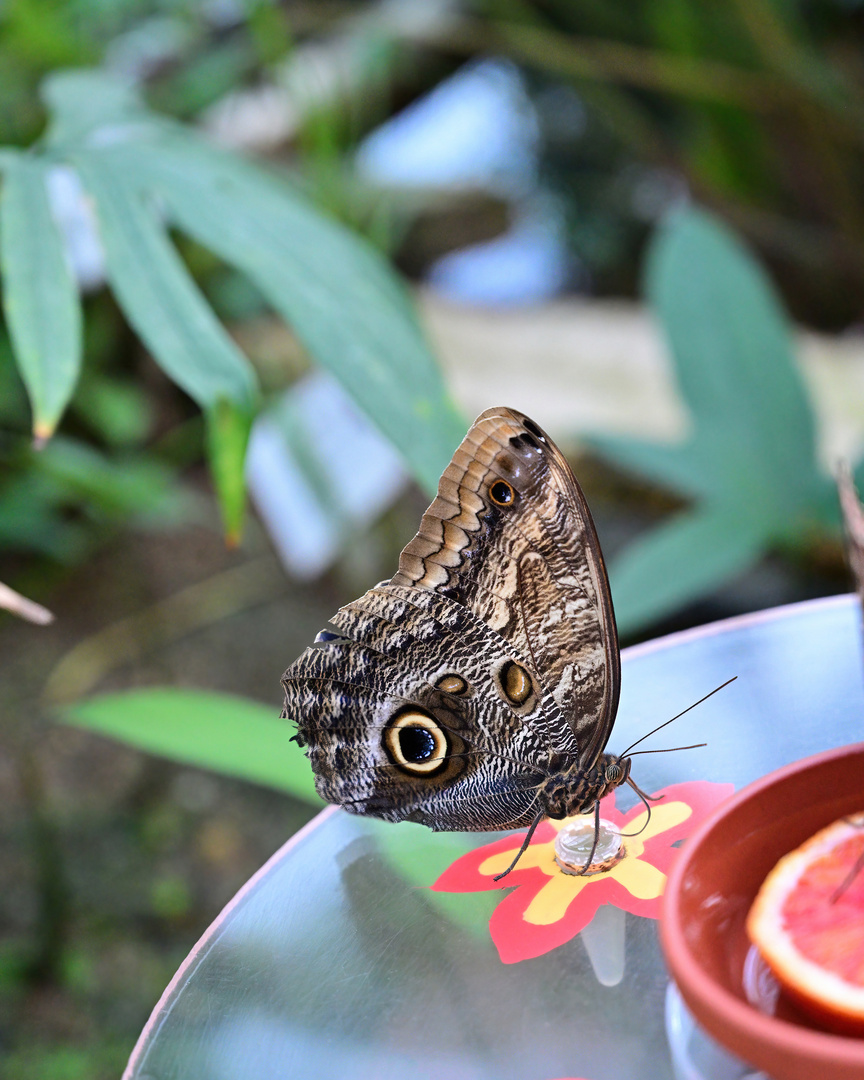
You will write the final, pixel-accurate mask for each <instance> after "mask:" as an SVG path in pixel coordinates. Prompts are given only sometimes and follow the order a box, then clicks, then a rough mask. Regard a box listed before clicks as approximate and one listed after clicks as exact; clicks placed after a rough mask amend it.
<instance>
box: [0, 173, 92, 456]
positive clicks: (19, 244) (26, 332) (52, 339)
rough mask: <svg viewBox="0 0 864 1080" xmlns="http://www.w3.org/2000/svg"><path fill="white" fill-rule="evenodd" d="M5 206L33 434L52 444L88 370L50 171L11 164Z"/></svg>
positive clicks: (11, 306)
mask: <svg viewBox="0 0 864 1080" xmlns="http://www.w3.org/2000/svg"><path fill="white" fill-rule="evenodd" d="M3 169H4V178H3V195H2V201H0V267H2V273H3V309H4V311H5V314H6V321H7V324H8V327H9V334H10V337H11V339H12V344H13V347H14V350H15V357H16V360H17V363H18V368H19V370H20V372H21V377H22V379H23V380H24V383H25V385H26V387H27V393H28V394H29V397H30V402H31V404H32V407H33V433H34V435H35V436H36V438H37V439H39V440H42V439H47V438H49V437H50V436H51V435H52V434H53V432H54V429H55V427H56V426H57V423H58V421H59V420H60V417H61V416H62V414H63V410H64V409H65V408H66V405H67V404H68V403H69V399H70V398H71V396H72V392H73V390H74V389H75V384H76V382H77V380H78V375H79V372H80V370H81V304H80V302H79V299H78V290H77V287H76V284H75V279H74V277H73V275H72V271H71V269H70V267H69V263H68V261H67V258H66V252H65V250H64V247H63V239H62V237H61V235H60V231H59V229H58V228H57V224H56V222H55V220H54V217H53V214H52V212H51V205H50V202H49V200H48V189H47V179H48V170H49V165H48V163H47V162H45V161H44V160H39V159H38V158H32V157H25V156H23V155H21V156H19V157H14V158H13V157H7V158H6V159H5V161H4V165H3Z"/></svg>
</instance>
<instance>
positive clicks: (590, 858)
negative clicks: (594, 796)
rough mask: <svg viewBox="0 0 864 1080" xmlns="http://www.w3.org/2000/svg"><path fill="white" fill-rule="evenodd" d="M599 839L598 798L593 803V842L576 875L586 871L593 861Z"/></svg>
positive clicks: (578, 875)
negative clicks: (583, 863)
mask: <svg viewBox="0 0 864 1080" xmlns="http://www.w3.org/2000/svg"><path fill="white" fill-rule="evenodd" d="M599 839H600V800H599V799H598V800H597V802H595V803H594V843H593V844H592V845H591V851H590V853H589V855H588V858H587V859H586V860H585V865H584V866H583V867H582V869H581V870H579V871H577V873H576V876H577V877H581V876H582V875H584V874H587V873H588V867H589V866H590V865H591V863H592V862H594V852H595V851H596V850H597V843H598V841H599Z"/></svg>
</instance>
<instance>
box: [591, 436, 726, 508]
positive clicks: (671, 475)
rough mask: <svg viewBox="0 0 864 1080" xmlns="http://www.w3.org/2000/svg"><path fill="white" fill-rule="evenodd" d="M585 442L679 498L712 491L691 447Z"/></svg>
mask: <svg viewBox="0 0 864 1080" xmlns="http://www.w3.org/2000/svg"><path fill="white" fill-rule="evenodd" d="M586 441H587V443H588V445H589V446H590V447H591V449H592V450H596V451H597V453H598V454H601V455H602V456H603V457H604V458H606V460H607V461H610V462H612V464H613V465H617V466H618V467H619V468H621V469H624V470H626V471H629V472H634V473H636V474H637V475H639V476H642V477H644V478H645V479H646V480H651V481H653V482H654V483H657V484H660V485H661V486H663V487H667V488H671V489H672V490H673V491H675V492H678V493H679V494H680V495H684V496H688V497H690V498H693V497H697V496H701V495H706V494H708V492H709V491H710V483H709V479H708V477H706V476H705V471H704V469H702V468H701V464H700V462H699V460H698V458H697V457H696V456H695V455H694V454H693V453H692V451H691V448H690V445H689V444H683V445H680V446H679V445H669V444H667V443H658V442H646V441H644V440H641V439H628V438H626V437H625V436H618V435H592V436H591V437H590V438H589V439H587V440H586Z"/></svg>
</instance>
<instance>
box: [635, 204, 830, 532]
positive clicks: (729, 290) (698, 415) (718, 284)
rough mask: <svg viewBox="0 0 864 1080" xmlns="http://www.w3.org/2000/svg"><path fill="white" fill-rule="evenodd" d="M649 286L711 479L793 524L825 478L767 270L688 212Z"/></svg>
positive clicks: (670, 225)
mask: <svg viewBox="0 0 864 1080" xmlns="http://www.w3.org/2000/svg"><path fill="white" fill-rule="evenodd" d="M646 283H647V292H648V297H649V299H650V301H651V303H652V304H653V306H654V307H655V308H656V310H657V312H658V314H659V316H660V319H661V322H662V324H663V329H664V331H665V333H666V336H667V338H668V340H669V344H670V346H671V349H672V353H673V356H674V359H675V365H676V371H677V375H678V380H679V383H680V386H681V390H682V393H683V395H684V398H685V400H686V403H687V405H688V406H689V408H690V410H691V411H692V413H693V421H694V428H695V430H696V439H695V440H694V442H693V444H692V447H691V451H692V453H693V454H694V455H695V456H696V457H697V458H698V460H699V462H700V464H701V467H702V469H703V470H704V472H705V475H706V477H710V478H711V480H712V486H713V487H714V488H715V491H716V492H717V493H719V492H720V491H721V490H725V493H726V494H727V495H732V494H733V493H734V492H733V489H735V488H737V489H738V491H737V497H738V498H739V499H744V498H749V499H751V500H752V501H753V502H754V503H758V504H759V509H760V513H761V515H762V516H763V517H765V518H767V517H771V518H772V519H773V522H774V524H775V525H777V524H784V523H785V524H787V525H788V523H789V522H790V520H791V519H794V518H795V517H796V515H797V512H798V509H799V507H801V506H802V505H804V504H806V503H808V502H809V501H811V500H812V499H813V498H814V497H815V496H816V494H817V492H818V490H819V488H820V487H821V483H822V481H821V478H820V476H819V474H818V472H817V470H816V468H815V465H814V461H815V430H814V421H813V415H812V412H811V409H810V406H809V403H808V400H807V395H806V391H805V389H804V384H803V380H802V378H801V376H800V374H799V372H798V370H797V368H796V366H795V361H794V357H793V353H792V343H791V333H790V328H789V325H788V321H787V319H786V317H785V315H784V313H783V310H782V308H781V306H780V303H779V301H778V299H777V297H776V295H775V293H774V290H773V288H772V287H771V285H770V283H769V281H768V279H767V278H766V276H765V274H764V273H763V272H762V269H761V267H760V266H759V265H758V263H757V262H756V260H755V259H754V258H753V257H752V256H751V255H750V254H749V252H747V251H746V249H745V248H744V247H743V245H742V244H741V243H740V242H739V241H738V240H737V238H736V237H735V236H734V235H733V234H732V233H731V232H729V230H727V229H726V228H725V227H724V226H723V225H721V223H720V222H719V221H717V220H715V219H714V218H712V217H711V216H710V215H708V214H706V213H704V212H702V211H700V210H696V209H693V208H688V209H686V210H683V211H680V212H678V213H677V214H674V215H673V216H672V217H671V218H670V220H669V221H668V222H667V224H666V225H665V226H664V228H663V229H661V231H660V233H659V234H658V236H657V238H656V240H655V241H654V243H653V244H652V247H651V250H650V252H649V258H648V264H647V278H646Z"/></svg>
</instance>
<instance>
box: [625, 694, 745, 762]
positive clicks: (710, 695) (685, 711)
mask: <svg viewBox="0 0 864 1080" xmlns="http://www.w3.org/2000/svg"><path fill="white" fill-rule="evenodd" d="M737 678H738V676H737V675H733V676H732V678H731V679H727V680H726V682H724V683H720V685H719V686H715V687H714V689H713V690H712V691H711V693H710V694H706V695H705V696H704V697H700V698H699V700H698V701H694V702H693V704H692V705H688V706H687V708H686V709H682V710H681V712H679V713H677V714H676V715H675V716H673V717H672V719H671V720H664V721H663V723H662V724H658V725H657V727H655V728H654V729H653V730H652V731H649V732H648V733H647V734H645V735H643V736H642V737H641V738H639V739H637V740H636V742H634V743H630V745H629V746H628V747H627V749H626V750H625V751H624V753H623V754H620V755H619V757H622V758H623V757H627V755H628V754H629V753H630V751H631V750H632V749H633V747H634V746H638V745H639V743H640V742H644V741H645V740H646V739H648V738H650V737H651V736H652V735H654V734H656V733H657V732H658V731H661V730H662V729H663V728H664V727H668V726H669V724H671V723H672V722H673V721H675V720H678V719H680V718H681V717H682V716H683V715H684V713H688V712H690V710H691V709H695V708H696V706H697V705H701V704H702V702H703V701H707V700H708V698H709V697H713V695H714V694H716V693H717V691H718V690H722V689H723V687H724V686H728V685H729V683H732V682H735V680H736V679H737Z"/></svg>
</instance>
